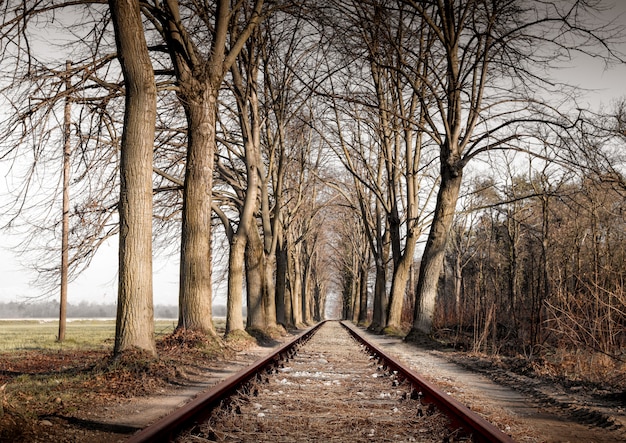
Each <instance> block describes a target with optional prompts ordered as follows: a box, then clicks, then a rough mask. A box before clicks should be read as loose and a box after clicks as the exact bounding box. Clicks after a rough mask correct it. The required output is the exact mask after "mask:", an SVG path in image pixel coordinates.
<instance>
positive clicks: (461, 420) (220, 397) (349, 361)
mask: <svg viewBox="0 0 626 443" xmlns="http://www.w3.org/2000/svg"><path fill="white" fill-rule="evenodd" d="M157 441H158V442H163V441H175V442H178V443H190V442H210V441H218V442H219V441H222V442H272V443H278V442H301V443H305V442H321V441H336V442H339V441H342V442H343V441H352V442H439V443H441V442H454V441H475V442H512V440H511V438H510V437H508V436H507V435H506V434H504V433H502V432H500V431H499V430H498V429H497V428H496V427H494V426H493V425H491V424H490V423H488V422H487V421H485V420H484V419H482V418H481V417H479V416H478V415H476V414H475V413H473V412H471V411H469V410H468V409H467V408H465V406H463V405H462V404H460V403H459V402H457V401H455V400H454V399H452V398H450V396H448V395H447V394H445V393H443V392H441V391H439V390H438V389H437V388H436V387H434V386H433V385H431V384H430V383H429V382H427V381H425V380H423V379H422V378H421V377H420V376H419V375H418V374H416V373H415V372H413V371H411V370H410V369H409V368H408V367H406V366H404V365H403V364H402V363H401V362H399V361H397V360H396V359H394V358H392V357H391V356H388V355H386V354H385V352H384V350H382V349H380V348H378V347H376V346H375V345H373V344H370V343H368V342H367V340H366V339H365V338H364V337H363V336H362V335H361V334H360V333H359V330H358V329H357V328H355V327H354V326H352V325H350V324H349V323H342V324H340V323H338V322H326V323H322V324H320V325H318V326H317V327H315V328H312V329H311V330H309V331H307V332H306V333H304V334H302V335H301V336H299V337H297V338H296V339H294V340H293V341H291V342H289V343H287V344H285V345H283V346H282V347H280V348H279V349H278V350H277V351H276V352H275V353H274V354H272V355H270V356H268V357H266V358H264V359H262V360H261V361H259V362H257V363H256V364H254V365H253V366H251V367H250V368H248V369H246V370H244V371H241V372H240V373H238V374H236V375H235V376H233V377H231V378H229V379H227V380H225V381H224V382H223V383H221V384H220V385H218V386H216V387H214V388H213V389H211V390H209V391H207V392H206V394H205V395H203V396H201V397H199V398H197V399H196V400H194V401H192V402H191V403H189V404H187V405H186V406H184V407H183V408H181V409H179V410H177V411H175V412H174V413H173V414H171V415H169V416H166V417H164V418H163V419H161V420H159V421H157V422H156V423H154V424H153V425H151V426H149V427H147V428H146V429H144V430H142V431H140V432H139V433H137V434H135V435H134V436H132V437H131V439H130V440H129V442H131V443H139V442H157Z"/></svg>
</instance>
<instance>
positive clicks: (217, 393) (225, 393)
mask: <svg viewBox="0 0 626 443" xmlns="http://www.w3.org/2000/svg"><path fill="white" fill-rule="evenodd" d="M323 324H324V323H323V322H322V323H319V324H317V325H316V326H314V327H312V328H311V329H309V330H307V331H305V332H303V333H302V334H300V335H299V336H297V337H295V338H294V339H293V340H291V341H289V342H287V343H285V344H284V345H282V346H280V347H279V348H278V349H277V350H276V351H274V352H273V353H272V354H270V355H268V356H266V357H264V358H262V359H261V360H259V361H257V362H256V363H254V364H252V365H251V366H249V367H247V368H245V369H242V370H241V371H239V372H237V373H236V374H233V375H232V376H230V377H228V378H227V379H225V380H224V381H222V382H221V383H219V384H217V385H215V386H214V387H212V388H210V389H209V390H207V391H206V392H204V393H203V394H201V395H200V396H198V397H196V398H195V399H194V400H192V401H190V402H189V403H187V404H186V405H184V406H182V407H181V408H179V409H176V410H175V411H174V412H172V413H171V414H169V415H166V416H164V417H162V418H161V419H159V420H157V421H156V422H154V423H153V424H151V425H149V426H148V427H146V428H144V429H142V430H141V431H139V432H137V433H136V434H134V435H133V436H132V437H131V438H130V439H128V440H127V442H128V443H145V442H155V443H156V442H159V443H162V442H167V441H171V440H173V438H174V437H175V436H176V434H177V433H179V432H180V431H181V430H182V429H183V428H186V427H190V426H191V425H192V424H193V423H197V422H199V421H202V419H203V418H206V417H208V416H209V415H210V414H211V410H212V409H213V408H215V407H217V406H219V404H220V402H221V401H222V400H224V399H226V398H228V397H230V396H231V395H233V394H235V393H236V392H237V389H239V388H240V387H241V386H243V385H244V384H245V383H247V382H248V381H250V380H251V379H252V378H253V377H255V376H256V375H257V374H260V373H262V372H263V371H264V370H265V369H267V368H269V367H271V366H272V365H274V364H275V363H276V362H277V361H279V360H281V359H282V358H283V357H284V356H286V355H291V354H292V353H293V352H294V351H293V350H294V349H295V348H296V346H298V345H300V344H302V343H306V341H307V340H308V339H309V338H310V337H311V336H312V335H313V334H314V333H315V332H316V331H317V330H318V329H319V328H320V327H321V326H322V325H323Z"/></svg>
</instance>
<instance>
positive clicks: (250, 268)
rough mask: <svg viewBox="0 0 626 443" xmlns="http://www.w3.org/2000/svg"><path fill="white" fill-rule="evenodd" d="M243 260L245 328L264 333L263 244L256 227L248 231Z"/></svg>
mask: <svg viewBox="0 0 626 443" xmlns="http://www.w3.org/2000/svg"><path fill="white" fill-rule="evenodd" d="M245 258H246V283H247V294H248V317H247V323H246V327H247V329H249V330H258V331H265V328H266V323H265V305H264V298H263V287H264V284H263V277H264V272H263V271H264V266H263V258H264V257H263V242H262V241H261V236H260V235H259V230H258V229H257V227H256V226H253V227H251V229H250V230H249V231H248V243H247V245H246V251H245Z"/></svg>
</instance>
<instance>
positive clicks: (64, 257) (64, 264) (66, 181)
mask: <svg viewBox="0 0 626 443" xmlns="http://www.w3.org/2000/svg"><path fill="white" fill-rule="evenodd" d="M71 68H72V62H71V61H70V60H67V61H66V62H65V91H66V93H67V95H66V97H65V109H64V115H63V220H62V224H61V300H60V302H59V336H58V337H57V341H63V340H65V324H66V320H67V283H68V273H69V224H70V155H71V149H70V132H71V128H70V123H71V122H70V118H71V115H70V112H71V99H70V89H71V87H72V85H71V72H70V69H71Z"/></svg>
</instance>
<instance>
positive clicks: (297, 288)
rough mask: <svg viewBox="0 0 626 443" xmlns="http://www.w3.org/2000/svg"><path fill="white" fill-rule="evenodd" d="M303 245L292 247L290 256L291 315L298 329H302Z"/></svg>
mask: <svg viewBox="0 0 626 443" xmlns="http://www.w3.org/2000/svg"><path fill="white" fill-rule="evenodd" d="M301 248H302V246H301V244H299V243H298V244H295V245H292V246H291V251H290V254H289V265H290V270H289V283H290V286H291V288H290V289H291V291H290V295H291V315H292V321H293V324H294V326H295V327H296V328H301V327H302V326H303V324H302V266H301V264H300V259H299V256H300V249H301Z"/></svg>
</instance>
